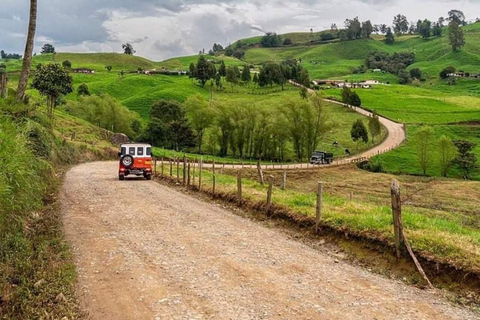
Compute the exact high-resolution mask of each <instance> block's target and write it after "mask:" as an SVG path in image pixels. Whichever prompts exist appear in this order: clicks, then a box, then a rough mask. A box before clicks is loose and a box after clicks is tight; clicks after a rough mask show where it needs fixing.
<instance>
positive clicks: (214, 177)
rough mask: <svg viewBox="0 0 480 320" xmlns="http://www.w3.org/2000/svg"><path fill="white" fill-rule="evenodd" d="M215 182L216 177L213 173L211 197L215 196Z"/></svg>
mask: <svg viewBox="0 0 480 320" xmlns="http://www.w3.org/2000/svg"><path fill="white" fill-rule="evenodd" d="M216 182H217V176H216V174H215V173H214V174H213V188H212V193H213V196H215V187H216Z"/></svg>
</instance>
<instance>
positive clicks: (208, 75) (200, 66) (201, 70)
mask: <svg viewBox="0 0 480 320" xmlns="http://www.w3.org/2000/svg"><path fill="white" fill-rule="evenodd" d="M216 73H217V71H216V69H215V65H214V64H213V63H212V62H210V61H207V59H205V56H203V55H201V56H199V57H198V62H197V65H196V75H195V77H196V79H197V80H198V81H199V82H200V84H201V85H202V87H205V84H206V83H207V81H208V80H210V79H213V78H214V77H215V74H216Z"/></svg>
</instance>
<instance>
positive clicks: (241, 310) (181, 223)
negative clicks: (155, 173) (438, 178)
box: [62, 162, 478, 320]
mask: <svg viewBox="0 0 480 320" xmlns="http://www.w3.org/2000/svg"><path fill="white" fill-rule="evenodd" d="M116 170H117V164H116V163H115V162H99V163H90V164H84V165H80V166H78V167H75V168H73V169H71V170H70V171H69V172H68V173H67V176H66V179H65V184H64V187H63V190H62V205H63V216H64V226H65V231H66V234H67V239H68V240H69V241H70V242H71V243H72V245H73V248H74V253H75V259H76V264H77V267H78V273H79V283H78V293H79V297H80V300H81V304H82V306H83V308H85V310H86V311H87V312H88V313H89V314H90V317H91V319H101V320H110V319H112V320H113V319H115V320H118V319H342V320H347V319H355V320H360V319H436V320H439V319H463V320H468V319H478V318H477V316H476V315H475V314H472V313H470V312H469V311H467V310H464V309H460V308H458V307H454V306H451V305H450V304H449V303H448V302H447V301H446V300H444V299H443V298H441V297H440V295H439V294H438V293H435V292H426V291H421V290H419V289H416V288H413V287H410V286H407V285H404V284H402V283H399V282H395V281H392V280H389V279H386V278H383V277H381V276H378V275H374V274H370V273H369V272H367V271H365V270H363V269H361V268H358V267H355V266H351V265H349V264H348V263H346V262H343V261H338V260H336V258H335V257H333V256H330V255H329V254H328V253H326V252H323V251H319V250H315V249H312V248H310V247H308V246H306V245H305V244H302V243H301V242H298V241H295V240H292V239H289V236H288V235H286V234H285V233H283V232H281V231H279V230H275V229H269V228H267V227H266V226H264V225H262V224H261V223H258V222H253V221H250V220H248V219H246V218H242V217H239V216H237V215H234V214H232V213H231V212H229V211H227V210H225V209H223V208H221V207H218V206H215V205H213V204H210V203H205V202H203V201H201V200H198V199H195V198H193V197H191V196H188V195H186V194H183V193H181V192H178V191H176V190H173V189H170V188H168V187H166V186H163V185H160V184H158V183H156V182H152V181H143V180H127V181H117V174H116Z"/></svg>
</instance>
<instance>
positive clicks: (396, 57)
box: [365, 52, 415, 74]
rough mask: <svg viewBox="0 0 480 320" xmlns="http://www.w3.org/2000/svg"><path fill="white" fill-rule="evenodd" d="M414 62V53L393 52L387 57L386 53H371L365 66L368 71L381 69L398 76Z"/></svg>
mask: <svg viewBox="0 0 480 320" xmlns="http://www.w3.org/2000/svg"><path fill="white" fill-rule="evenodd" d="M414 62H415V53H414V52H395V53H394V54H393V55H389V54H388V53H386V52H371V53H370V54H369V55H368V56H367V59H366V62H365V64H366V66H367V67H368V68H369V69H381V70H384V71H387V72H390V73H393V74H398V72H399V71H400V70H402V69H406V68H407V67H408V66H409V65H411V64H413V63H414Z"/></svg>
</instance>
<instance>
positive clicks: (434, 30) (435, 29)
mask: <svg viewBox="0 0 480 320" xmlns="http://www.w3.org/2000/svg"><path fill="white" fill-rule="evenodd" d="M442 32H443V30H442V26H441V25H440V24H439V23H438V22H437V23H434V24H433V28H432V33H433V35H434V36H435V37H441V36H442Z"/></svg>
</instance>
